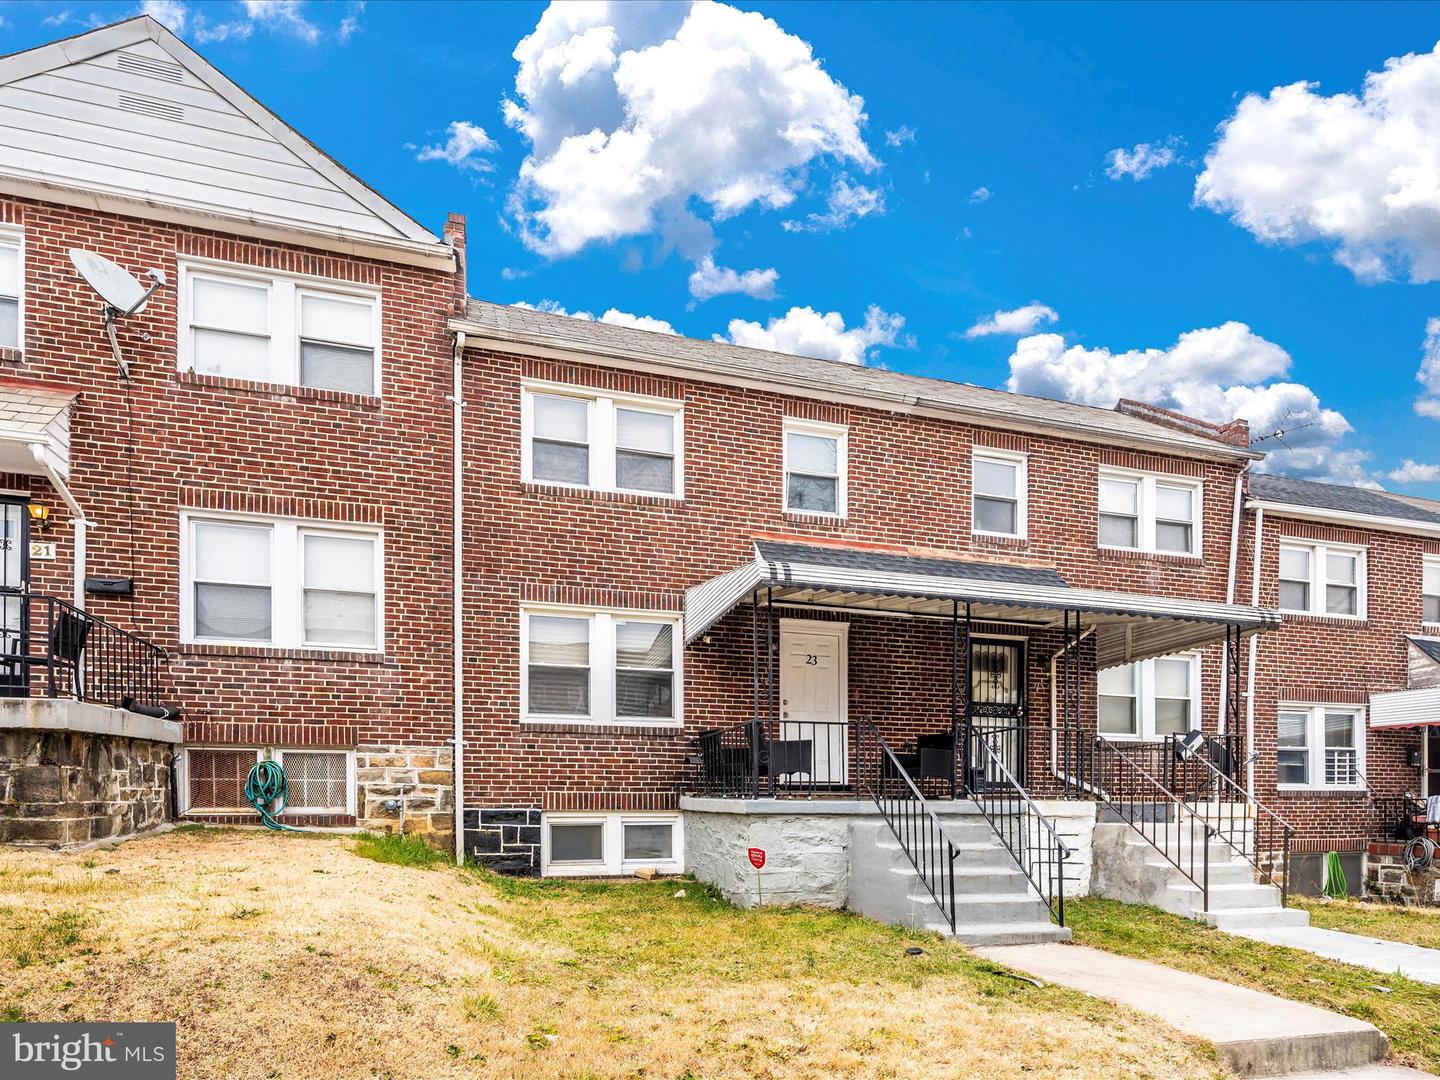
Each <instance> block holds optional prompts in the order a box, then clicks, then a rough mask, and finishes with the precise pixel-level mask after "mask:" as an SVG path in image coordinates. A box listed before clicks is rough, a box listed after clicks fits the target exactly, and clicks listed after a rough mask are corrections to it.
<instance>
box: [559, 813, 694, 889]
mask: <svg viewBox="0 0 1440 1080" xmlns="http://www.w3.org/2000/svg"><path fill="white" fill-rule="evenodd" d="M665 824H668V825H672V826H673V828H674V832H673V843H672V848H671V852H670V854H671V857H670V858H668V859H627V858H625V857H624V855H625V833H624V829H625V826H626V825H665ZM551 825H600V826H602V827H603V828H602V830H601V839H600V848H601V858H600V860H599V861H597V862H583V863H580V862H574V863H570V862H567V863H552V862H551V861H550V826H551ZM642 867H652V868H654V869H655V870H657V871H658V872H660V873H662V874H679V873H683V872H684V869H685V819H684V815H682V814H679V813H675V812H669V813H664V812H651V811H640V810H636V811H628V810H627V811H616V812H610V813H586V812H581V811H576V812H563V813H553V812H546V814H545V815H544V817H543V819H542V821H541V827H540V873H541V875H542V876H544V877H594V876H596V875H601V874H604V875H611V876H618V875H621V874H633V873H634V872H635V871H636V870H639V869H640V868H642Z"/></svg>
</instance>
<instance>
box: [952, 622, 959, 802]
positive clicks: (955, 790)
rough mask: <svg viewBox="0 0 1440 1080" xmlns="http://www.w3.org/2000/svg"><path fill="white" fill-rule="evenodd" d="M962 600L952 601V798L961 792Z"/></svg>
mask: <svg viewBox="0 0 1440 1080" xmlns="http://www.w3.org/2000/svg"><path fill="white" fill-rule="evenodd" d="M959 745H960V601H959V600H951V601H950V798H951V799H955V798H956V797H958V795H959V792H960V785H959V776H958V774H957V771H956V765H957V764H958V763H959V760H960V755H959V754H957V753H955V750H956V748H958V747H959Z"/></svg>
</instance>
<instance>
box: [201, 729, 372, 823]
mask: <svg viewBox="0 0 1440 1080" xmlns="http://www.w3.org/2000/svg"><path fill="white" fill-rule="evenodd" d="M287 749H288V750H289V751H291V752H292V753H296V754H344V755H345V808H344V809H343V810H334V809H328V808H311V807H304V806H290V805H289V804H286V805H285V806H284V807H283V808H282V809H281V811H280V813H279V814H278V815H277V816H278V817H283V816H284V815H285V814H286V813H287V812H288V813H295V814H349V815H352V816H353V815H354V813H355V751H353V750H347V749H345V748H344V747H339V746H291V747H284V748H281V747H276V748H273V749H272V750H271V756H272V757H274V758H275V760H276V761H278V762H279V763H280V767H281V768H282V769H283V768H284V767H285V752H286V750H287ZM192 750H231V751H235V752H237V753H253V754H254V755H255V760H256V762H257V763H258V762H259V761H261V760H263V759H264V757H265V751H264V750H262V749H260V748H259V747H251V746H212V745H209V744H204V743H201V744H196V745H194V746H184V747H181V749H180V754H179V757H178V759H177V765H176V770H175V771H176V776H175V783H176V792H175V805H176V809H177V810H178V811H179V812H180V813H181V814H187V813H189V812H190V752H191V751H192ZM200 812H201V813H204V814H227V813H249V812H250V811H249V809H248V808H237V809H234V810H223V809H213V808H208V807H207V808H203V809H202V810H201V811H200Z"/></svg>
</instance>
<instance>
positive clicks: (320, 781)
mask: <svg viewBox="0 0 1440 1080" xmlns="http://www.w3.org/2000/svg"><path fill="white" fill-rule="evenodd" d="M280 765H281V767H282V768H283V769H284V770H285V784H286V790H287V792H288V794H287V798H286V800H285V806H286V808H287V809H296V810H300V809H305V810H328V811H330V812H332V813H344V812H345V810H346V809H347V805H348V800H347V798H346V790H345V789H346V780H347V775H346V774H347V772H348V771H349V770H348V768H347V759H346V755H345V754H343V753H339V752H336V751H333V750H332V751H318V750H285V751H283V752H282V753H281V756H280Z"/></svg>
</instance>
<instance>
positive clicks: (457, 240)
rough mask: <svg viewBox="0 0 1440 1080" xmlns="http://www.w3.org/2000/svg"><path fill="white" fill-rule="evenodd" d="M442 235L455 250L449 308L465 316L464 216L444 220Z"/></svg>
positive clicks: (453, 216) (452, 216)
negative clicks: (453, 277)
mask: <svg viewBox="0 0 1440 1080" xmlns="http://www.w3.org/2000/svg"><path fill="white" fill-rule="evenodd" d="M442 235H443V236H444V237H445V242H446V243H447V244H449V245H450V246H451V247H452V248H454V249H455V284H454V287H453V289H452V296H453V300H452V302H451V306H452V308H453V309H454V312H455V314H456V315H463V314H465V298H466V295H467V291H466V287H465V215H464V214H451V215H450V216H449V217H448V218H446V219H445V228H444V230H443V233H442Z"/></svg>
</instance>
